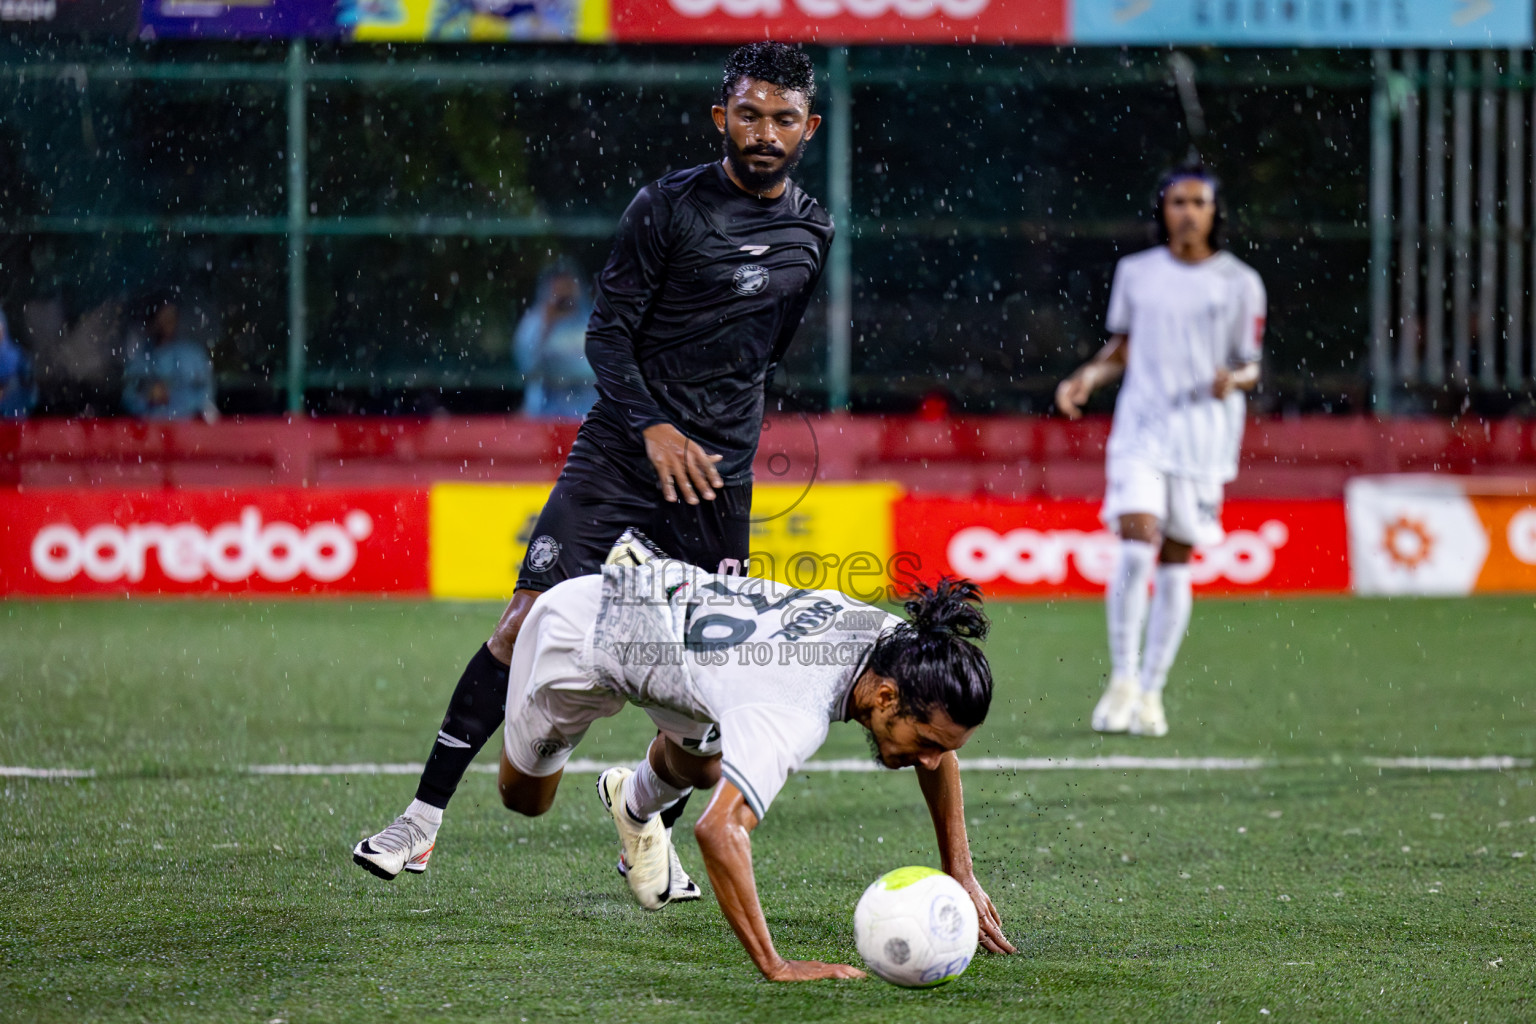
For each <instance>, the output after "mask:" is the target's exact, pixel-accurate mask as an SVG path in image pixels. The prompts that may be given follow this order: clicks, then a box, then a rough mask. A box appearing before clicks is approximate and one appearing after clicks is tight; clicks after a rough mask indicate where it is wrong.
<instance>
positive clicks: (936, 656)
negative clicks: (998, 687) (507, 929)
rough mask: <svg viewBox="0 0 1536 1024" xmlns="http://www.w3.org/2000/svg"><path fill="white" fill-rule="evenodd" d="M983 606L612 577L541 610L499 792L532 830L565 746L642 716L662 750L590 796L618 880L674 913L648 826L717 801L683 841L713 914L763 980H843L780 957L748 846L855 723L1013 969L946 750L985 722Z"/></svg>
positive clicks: (551, 593) (720, 580) (657, 830)
mask: <svg viewBox="0 0 1536 1024" xmlns="http://www.w3.org/2000/svg"><path fill="white" fill-rule="evenodd" d="M979 599H980V591H979V590H978V589H977V588H976V585H975V584H973V583H970V582H969V581H959V580H950V579H945V580H941V581H940V582H939V584H938V586H936V587H925V586H919V587H918V590H917V593H916V595H915V596H914V597H913V598H912V600H910V601H908V602H907V604H906V609H907V612H908V614H909V615H910V620H908V621H903V620H901V619H898V618H896V617H895V616H893V615H889V614H887V613H886V612H883V611H881V610H879V609H877V608H872V607H870V606H869V605H865V604H861V603H859V602H857V601H854V600H853V599H851V598H849V597H846V596H845V595H843V594H840V593H838V592H837V591H834V590H803V589H798V588H791V587H786V586H782V585H780V584H777V583H773V582H771V581H767V580H762V579H754V578H749V577H741V576H715V575H710V574H708V573H705V572H704V571H703V570H701V569H697V568H694V567H693V566H687V565H684V564H682V563H680V562H672V561H667V560H660V561H653V562H648V563H646V564H644V565H639V566H618V565H609V566H605V567H604V568H603V572H602V575H601V576H578V577H575V578H574V579H569V580H566V581H564V582H562V583H559V584H556V585H555V586H554V587H551V588H550V589H549V590H547V591H545V592H544V593H542V594H540V595H539V596H538V599H537V600H536V601H535V602H534V604H533V608H532V610H531V611H529V613H528V618H527V621H526V622H525V623H524V624H523V632H522V636H521V638H520V639H519V641H518V644H517V648H516V650H514V651H513V652H512V668H511V672H510V675H509V678H508V686H507V718H506V721H507V725H506V742H505V744H504V745H503V747H502V753H501V775H500V780H499V782H500V789H501V798H502V802H503V803H504V804H506V806H507V807H508V809H510V810H513V811H517V812H518V813H521V814H526V815H528V816H530V817H533V816H537V815H540V814H543V813H544V812H545V811H546V810H548V809H549V806H550V804H551V803H552V802H553V801H554V799H555V792H556V789H557V787H558V786H559V785H560V777H561V775H562V773H563V772H564V769H565V765H566V762H567V760H568V759H569V758H570V756H571V750H572V749H573V748H574V747H575V746H576V744H577V743H579V742H580V741H581V738H582V737H583V736H584V735H585V734H586V731H587V729H588V728H589V727H590V726H591V725H592V723H594V722H596V721H597V720H598V719H601V718H606V717H608V716H610V715H614V714H617V713H618V712H619V711H620V710H622V709H623V707H624V705H625V704H636V705H638V706H639V707H641V708H643V709H644V710H645V713H646V714H647V715H649V716H650V717H651V719H652V721H653V722H654V723H655V724H656V726H657V728H658V730H659V735H658V736H657V737H656V739H655V741H654V742H653V743H652V744H651V749H650V752H649V754H648V755H647V757H646V758H645V760H643V761H641V762H640V763H639V765H637V766H636V768H635V770H634V771H630V770H629V769H627V768H610V769H608V770H607V771H605V772H603V774H602V775H601V776H599V778H598V782H597V789H598V794H599V796H600V797H601V798H602V802H603V805H604V807H605V808H606V809H607V811H608V813H609V815H610V816H611V817H612V818H613V821H614V824H615V825H616V826H617V827H618V831H619V838H620V842H621V845H622V848H623V853H622V855H621V862H620V863H621V871H622V872H623V873H624V874H625V877H626V879H627V881H628V882H629V887H630V889H631V890H632V891H633V893H634V895H635V897H636V898H637V899H638V900H639V901H640V904H641V906H644V907H646V908H647V909H650V910H656V909H660V908H661V907H662V906H665V905H666V903H667V901H668V899H669V898H670V889H669V875H668V854H669V852H670V850H671V843H670V842H668V841H667V837H666V828H665V826H664V825H663V824H662V822H661V818H660V812H661V811H663V810H665V809H666V808H667V807H668V806H670V805H671V804H673V803H675V802H676V801H677V800H679V799H681V798H682V796H683V794H684V792H686V791H687V790H688V789H689V788H690V787H695V786H697V787H700V788H710V787H713V788H714V790H715V794H714V798H713V799H711V800H710V803H709V807H708V808H707V809H706V810H705V811H704V814H703V815H702V816H701V817H700V818H699V821H698V824H697V825H696V826H695V827H694V836H695V837H696V838H697V839H698V843H699V852H700V854H702V855H703V858H704V865H705V867H706V868H707V869H708V870H709V880H710V882H712V883H713V885H714V889H715V898H716V899H717V900H719V903H720V909H721V911H722V913H723V914H724V915H725V918H726V920H727V921H728V922H729V923H730V925H731V928H732V929H733V930H734V931H735V932H736V935H737V937H738V938H739V939H740V940H741V944H742V945H743V946H744V947H746V950H747V953H748V954H749V955H750V956H751V958H752V961H753V963H755V964H756V965H757V967H758V969H759V970H761V971H762V973H763V976H764V977H766V978H768V979H769V980H770V981H807V980H811V979H815V978H857V977H862V972H860V971H857V970H855V969H854V968H852V967H849V966H847V965H845V964H827V963H820V962H817V961H813V960H785V959H784V958H783V957H781V956H780V955H779V954H778V952H777V951H776V950H775V948H774V944H773V939H772V937H771V936H770V935H769V933H768V922H767V920H766V918H765V917H764V916H763V910H762V906H761V904H760V903H759V902H758V896H757V886H756V882H755V881H754V879H753V872H752V840H751V833H752V831H753V829H755V828H756V827H757V824H758V822H759V821H760V820H761V819H762V817H763V815H764V814H766V813H767V811H768V807H769V805H770V804H772V803H773V800H774V797H775V796H777V795H778V793H779V791H780V790H781V789H782V788H783V786H784V783H785V782H786V781H787V780H788V778H789V776H790V775H791V774H793V773H794V772H795V771H797V770H798V769H799V768H800V766H801V765H802V764H804V763H805V761H806V759H807V758H809V757H810V756H811V755H812V754H813V753H815V752H816V750H817V749H818V748H819V747H820V746H821V744H822V742H823V741H824V740H825V739H826V738H827V732H828V729H829V727H830V726H831V724H832V723H834V722H857V723H858V724H859V725H861V726H862V727H863V728H864V729H866V730H867V731H868V733H869V740H870V745H871V747H873V748H874V750H875V753H876V757H877V758H878V759H879V761H880V763H881V764H883V765H884V766H886V767H888V768H903V767H912V768H915V769H916V771H917V782H918V786H919V788H920V789H921V790H922V793H923V797H924V798H925V800H926V801H927V804H928V809H929V812H930V815H931V817H932V818H933V824H934V829H935V831H936V833H937V835H938V840H939V855H940V858H941V861H942V866H943V868H944V870H945V871H946V872H948V873H949V874H950V875H952V876H954V878H955V879H956V880H957V881H958V882H960V884H961V885H962V886H964V887H965V889H966V891H967V892H968V893H970V896H971V899H972V901H973V902H975V904H976V910H977V913H978V917H979V921H980V934H979V936H978V938H979V940H980V942H981V944H982V945H983V946H985V947H986V948H987V949H989V950H991V951H993V952H998V953H1011V952H1013V947H1012V946H1011V945H1009V943H1008V940H1007V938H1006V937H1005V936H1004V935H1003V931H1002V923H1001V921H1000V920H999V919H998V916H997V911H996V909H995V908H994V907H993V906H992V901H991V900H990V899H988V898H987V894H986V893H985V892H984V891H983V890H982V888H981V884H980V883H979V882H978V881H977V880H976V875H975V872H974V871H973V870H972V867H971V851H970V844H969V841H968V840H967V838H966V830H965V806H964V800H963V798H962V796H961V790H960V765H959V762H958V761H957V760H956V759H955V754H954V751H955V750H957V749H959V747H960V746H962V745H963V744H964V743H965V741H966V740H968V739H969V738H970V737H971V734H972V733H974V732H975V731H976V727H977V726H979V725H980V724H981V722H982V721H983V720H984V719H985V718H986V714H987V708H988V706H989V705H990V704H991V699H992V672H991V669H990V668H989V667H988V665H987V659H986V656H985V655H983V654H982V652H981V650H980V648H979V647H977V646H976V644H975V643H973V642H972V641H975V640H980V639H982V638H983V637H985V635H986V632H987V620H986V617H985V616H984V615H983V614H982V612H981V609H980V608H979V607H978V606H977V602H978V601H979Z"/></svg>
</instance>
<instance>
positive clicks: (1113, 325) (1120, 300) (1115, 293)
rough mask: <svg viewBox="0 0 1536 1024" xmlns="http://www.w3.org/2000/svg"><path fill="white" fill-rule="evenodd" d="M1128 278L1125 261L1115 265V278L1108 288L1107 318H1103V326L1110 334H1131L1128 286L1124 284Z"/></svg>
mask: <svg viewBox="0 0 1536 1024" xmlns="http://www.w3.org/2000/svg"><path fill="white" fill-rule="evenodd" d="M1129 276H1130V275H1129V274H1128V273H1126V270H1125V260H1121V261H1120V262H1118V263H1116V264H1115V278H1114V280H1113V281H1112V282H1111V283H1110V286H1109V316H1107V317H1105V318H1104V326H1105V328H1106V329H1107V330H1108V331H1109V333H1110V334H1130V333H1131V296H1130V285H1129V284H1128V283H1127V282H1126V278H1127V277H1129Z"/></svg>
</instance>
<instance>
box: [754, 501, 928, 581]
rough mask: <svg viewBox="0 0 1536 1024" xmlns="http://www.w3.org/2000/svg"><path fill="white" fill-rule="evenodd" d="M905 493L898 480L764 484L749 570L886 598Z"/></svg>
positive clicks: (756, 508)
mask: <svg viewBox="0 0 1536 1024" xmlns="http://www.w3.org/2000/svg"><path fill="white" fill-rule="evenodd" d="M899 497H901V488H900V487H899V486H898V485H896V484H891V483H816V484H812V485H811V486H809V487H807V486H805V485H803V484H760V485H758V486H757V487H756V488H754V489H753V492H752V545H751V550H752V565H751V566H750V567H749V570H748V574H749V575H752V576H762V577H766V578H768V579H774V580H778V581H779V582H780V583H788V584H790V585H791V586H796V587H807V588H810V589H821V588H824V587H825V588H829V589H832V590H841V591H843V592H844V593H846V594H848V595H849V596H851V597H857V598H860V599H862V600H866V601H875V600H885V595H886V589H887V587H888V585H889V584H890V583H891V582H892V579H891V575H890V572H889V569H890V563H891V555H892V546H893V540H892V536H893V533H894V527H893V523H892V511H891V509H892V505H893V504H894V503H895V501H896V499H897V498H899Z"/></svg>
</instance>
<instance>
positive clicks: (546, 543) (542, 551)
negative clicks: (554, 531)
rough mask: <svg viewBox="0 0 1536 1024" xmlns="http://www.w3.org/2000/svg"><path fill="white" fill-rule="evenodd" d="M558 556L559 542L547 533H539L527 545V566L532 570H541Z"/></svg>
mask: <svg viewBox="0 0 1536 1024" xmlns="http://www.w3.org/2000/svg"><path fill="white" fill-rule="evenodd" d="M559 557H560V542H559V541H557V540H555V538H553V537H551V536H550V535H549V534H547V533H541V534H539V535H538V536H537V537H535V538H533V543H532V544H529V545H528V568H530V569H532V570H533V571H534V572H543V571H544V570H545V569H548V568H549V567H550V566H552V565H554V564H555V559H557V558H559Z"/></svg>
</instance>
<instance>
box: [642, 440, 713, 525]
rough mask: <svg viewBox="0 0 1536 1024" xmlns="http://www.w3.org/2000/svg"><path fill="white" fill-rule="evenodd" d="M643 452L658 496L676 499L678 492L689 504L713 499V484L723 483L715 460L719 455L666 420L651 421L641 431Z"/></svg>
mask: <svg viewBox="0 0 1536 1024" xmlns="http://www.w3.org/2000/svg"><path fill="white" fill-rule="evenodd" d="M644 434H645V455H646V458H648V459H650V460H651V465H653V466H655V467H656V476H657V477H658V478H659V480H660V482H661V496H662V497H663V498H666V499H667V500H668V501H676V500H677V498H678V495H679V494H681V495H682V498H683V500H684V501H686V502H687V503H688V504H690V505H697V504H698V503H699V496H700V495H703V497H704V499H705V500H706V501H714V500H715V488H716V487H724V486H725V481H724V480H722V479H720V472H719V470H717V469H715V463H717V462H719V461H720V460H721V458H723V456H720V455H710V454H709V453H708V452H706V451H705V450H704V449H703V448H700V447H699V446H698V443H697V442H695V441H691V440H689V439H688V437H687V435H685V434H684V433H683V432H682V431H681V430H678V429H677V428H676V427H674V426H673V425H672V424H670V423H653V424H652V425H651V426H649V427H646V428H645V431H644Z"/></svg>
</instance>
